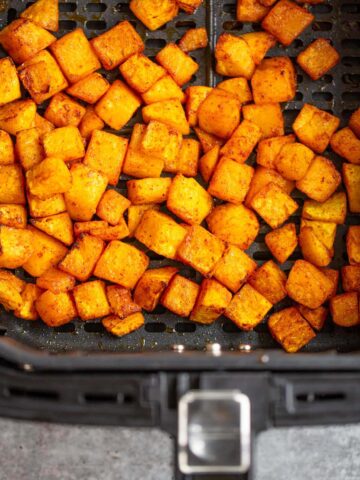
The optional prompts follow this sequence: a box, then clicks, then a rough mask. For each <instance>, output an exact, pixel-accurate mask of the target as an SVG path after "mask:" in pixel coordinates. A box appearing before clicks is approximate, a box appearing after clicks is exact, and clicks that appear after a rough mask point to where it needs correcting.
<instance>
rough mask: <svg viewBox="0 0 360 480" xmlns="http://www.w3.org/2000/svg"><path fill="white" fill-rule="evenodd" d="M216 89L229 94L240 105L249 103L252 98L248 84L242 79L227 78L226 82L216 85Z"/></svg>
mask: <svg viewBox="0 0 360 480" xmlns="http://www.w3.org/2000/svg"><path fill="white" fill-rule="evenodd" d="M189 88H194V87H189ZM195 88H196V87H195ZM216 88H220V90H225V92H228V93H231V94H232V95H234V96H235V97H236V98H237V99H238V100H239V102H240V103H241V104H243V103H247V102H251V100H252V98H253V97H252V93H251V90H250V87H249V82H248V81H247V79H246V78H244V77H234V78H228V79H227V80H224V81H222V82H220V83H218V84H217V85H216Z"/></svg>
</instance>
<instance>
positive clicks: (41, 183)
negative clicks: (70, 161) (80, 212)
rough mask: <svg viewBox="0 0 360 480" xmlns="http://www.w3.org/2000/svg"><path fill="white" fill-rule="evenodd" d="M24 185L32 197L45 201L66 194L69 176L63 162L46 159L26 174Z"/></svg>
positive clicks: (52, 158)
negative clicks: (58, 194)
mask: <svg viewBox="0 0 360 480" xmlns="http://www.w3.org/2000/svg"><path fill="white" fill-rule="evenodd" d="M26 185H27V188H28V190H29V192H30V193H31V194H32V195H35V196H36V197H39V198H41V199H45V198H48V197H52V196H53V195H55V194H57V193H65V192H67V191H68V190H69V189H70V186H71V175H70V172H69V169H68V168H67V166H66V165H65V163H64V162H63V160H61V159H60V158H56V157H48V158H45V160H43V161H42V162H40V163H38V164H37V165H35V166H34V167H32V168H31V169H30V170H28V171H27V172H26Z"/></svg>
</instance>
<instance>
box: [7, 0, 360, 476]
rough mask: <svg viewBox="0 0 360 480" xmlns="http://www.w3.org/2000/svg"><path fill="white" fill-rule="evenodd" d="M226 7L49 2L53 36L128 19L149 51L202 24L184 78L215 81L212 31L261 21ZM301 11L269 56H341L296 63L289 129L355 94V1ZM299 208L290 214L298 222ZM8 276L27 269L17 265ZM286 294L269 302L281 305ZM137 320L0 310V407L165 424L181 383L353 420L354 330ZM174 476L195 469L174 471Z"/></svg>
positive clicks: (353, 103)
mask: <svg viewBox="0 0 360 480" xmlns="http://www.w3.org/2000/svg"><path fill="white" fill-rule="evenodd" d="M25 6H26V3H25V2H23V1H21V0H4V1H1V3H0V28H2V27H3V26H4V25H6V24H7V23H8V22H10V21H12V20H13V19H14V18H16V17H17V15H18V13H19V12H20V11H22V10H23V9H24V8H25ZM235 10H236V0H205V2H204V4H203V5H202V6H201V7H200V8H199V9H198V11H197V12H196V13H195V14H194V15H191V16H189V15H186V14H185V13H184V12H180V13H179V15H178V16H177V17H176V18H175V19H174V20H173V21H172V22H170V23H168V24H166V25H165V26H164V27H162V28H160V29H159V30H157V31H155V32H150V31H149V30H147V29H146V28H145V27H144V25H143V24H142V23H141V22H140V21H139V20H138V19H137V18H136V17H135V16H134V15H133V14H132V13H131V12H130V9H129V1H125V0H124V1H121V2H119V3H116V2H111V1H109V0H100V1H98V0H94V1H92V2H90V1H86V0H78V1H71V0H70V1H68V2H64V3H60V12H61V13H60V30H59V32H58V35H59V36H61V35H63V34H65V33H66V32H67V31H70V30H72V29H74V28H75V27H82V28H84V30H85V32H86V34H87V36H88V37H89V38H91V37H94V36H96V35H98V34H99V33H101V32H103V31H105V30H106V29H108V28H110V27H112V26H113V25H115V24H116V23H117V22H119V21H121V20H125V19H127V20H130V22H131V23H132V24H133V25H134V26H135V27H136V29H137V31H138V32H139V33H140V35H141V36H142V38H143V39H144V41H145V45H146V50H145V54H146V55H148V56H150V57H153V56H155V54H156V53H157V51H158V50H159V49H161V48H162V47H163V46H164V45H165V44H166V43H167V42H174V41H177V40H178V39H179V38H181V36H182V35H183V33H184V32H185V31H186V29H188V28H192V27H195V26H197V27H200V26H206V28H207V30H208V33H209V37H210V46H209V47H208V48H207V49H205V50H198V51H196V52H192V54H191V55H192V56H193V58H194V59H195V60H196V61H197V62H198V63H199V65H200V68H199V71H198V72H197V74H196V76H195V77H194V78H193V80H192V84H195V85H205V84H208V85H214V84H215V83H216V82H217V81H218V80H219V79H218V78H216V75H215V74H214V70H213V59H212V54H211V52H212V50H213V47H214V45H215V43H216V39H217V37H218V36H219V35H220V34H221V33H222V32H223V31H227V32H230V33H234V34H242V33H245V32H249V31H253V30H259V29H260V26H259V24H241V23H239V22H237V21H236V15H235ZM310 10H311V11H312V12H313V13H314V14H315V17H316V18H315V21H314V23H313V24H312V26H311V27H310V28H308V29H307V30H306V32H305V33H303V34H302V35H301V36H300V37H299V38H298V39H296V40H295V41H294V42H293V43H292V44H291V46H290V47H287V48H286V49H285V48H283V47H281V46H278V47H276V48H274V49H272V50H271V51H270V55H271V56H274V55H288V56H290V57H291V58H292V59H293V60H294V59H295V57H296V56H297V54H298V53H299V52H300V51H301V50H302V49H303V48H304V47H305V46H307V45H308V44H309V43H310V42H311V41H312V40H314V39H316V38H319V37H325V38H329V39H330V40H331V42H332V43H333V45H334V46H335V48H336V49H337V50H338V52H340V54H341V62H340V64H339V65H338V66H337V67H336V68H334V69H333V70H332V71H331V72H330V74H327V75H325V76H324V77H323V78H321V79H320V80H319V81H317V82H313V81H311V80H310V79H309V78H308V77H307V75H306V74H305V73H304V72H303V71H301V69H300V68H298V67H296V68H297V73H298V89H297V93H296V98H295V100H294V101H292V102H289V103H288V104H287V105H286V107H285V112H284V115H285V119H286V127H287V130H288V131H290V129H291V124H292V122H293V120H294V118H295V117H296V115H297V112H298V111H299V110H300V108H301V106H302V105H303V103H304V102H308V103H313V104H315V105H316V106H318V107H319V108H322V109H324V110H327V111H329V112H332V113H333V114H335V115H337V116H339V117H340V118H341V123H342V125H345V124H346V122H347V119H348V118H349V115H350V113H351V112H352V111H353V110H354V109H356V108H357V107H358V106H359V103H360V102H359V100H360V90H359V85H360V35H359V33H360V3H359V1H358V0H345V1H344V0H328V2H327V3H324V4H319V5H314V6H311V7H310ZM2 55H4V53H2ZM102 73H103V74H104V75H105V76H106V77H107V78H108V79H109V80H113V79H114V78H115V77H116V76H117V75H118V71H117V69H116V70H115V71H113V72H106V71H103V72H102ZM137 121H141V114H140V113H139V114H138V115H137V116H136V117H135V118H133V119H132V121H131V122H130V126H127V127H126V128H125V129H124V130H123V131H122V132H120V133H121V134H122V135H129V134H130V131H131V126H132V125H133V124H134V123H136V122H137ZM325 155H326V156H328V157H329V158H331V159H332V160H334V161H335V163H336V165H337V166H338V167H339V168H340V166H341V159H340V158H339V157H337V156H336V155H335V154H333V152H331V151H330V150H329V151H326V152H325ZM254 160H255V159H254V158H253V157H252V159H251V161H252V162H254ZM125 187H126V178H123V177H122V179H121V180H120V182H119V184H118V189H119V191H120V192H123V191H124V190H125ZM295 198H296V201H297V202H298V203H299V205H300V207H301V206H302V203H303V199H304V197H303V195H302V194H301V193H300V192H296V193H295ZM300 210H301V208H300V209H299V211H300ZM299 215H300V214H299V213H298V214H297V215H295V216H294V217H292V218H291V221H293V222H295V223H296V224H297V225H298V224H299V222H300V217H299ZM358 223H359V216H356V215H351V214H349V215H348V216H347V219H346V225H343V226H339V227H338V229H337V235H336V241H335V246H334V247H335V255H334V259H333V261H332V263H331V265H330V267H333V268H337V269H339V268H341V266H342V265H344V264H346V263H347V255H346V249H345V242H344V235H345V233H346V230H347V226H348V225H354V224H358ZM268 230H269V227H268V226H267V225H265V224H264V223H262V225H261V229H260V234H259V235H258V237H257V239H256V242H254V244H253V245H252V246H251V248H250V249H249V251H250V254H251V255H252V256H253V258H254V259H255V260H256V261H257V262H258V263H259V264H261V263H263V262H265V261H266V260H269V259H270V258H271V254H270V252H269V251H268V249H267V248H266V246H265V243H264V236H265V234H266V233H267V232H268ZM141 248H143V247H141ZM147 254H148V255H149V256H150V258H151V266H152V267H158V266H162V265H168V264H176V262H172V261H169V260H164V259H162V258H161V257H159V256H158V255H156V254H154V253H153V252H150V251H148V252H147ZM298 258H300V252H299V250H296V251H295V252H294V254H293V255H292V256H291V257H290V259H289V261H287V262H286V263H285V264H284V265H283V267H284V270H285V271H288V270H289V269H290V268H291V265H292V263H293V262H294V260H296V259H298ZM180 269H181V274H182V275H185V276H188V277H191V278H198V276H197V274H196V273H195V272H194V271H193V270H191V269H190V268H187V267H185V266H183V265H180ZM18 274H19V275H20V276H23V278H27V277H26V274H25V273H24V272H23V271H19V272H18ZM286 302H287V300H285V301H284V302H282V303H281V304H279V305H277V306H276V307H275V310H276V309H281V308H283V307H284V306H286V305H287V303H286ZM145 319H146V323H145V327H144V328H143V329H141V330H139V331H137V332H135V333H133V334H131V335H128V336H126V337H124V338H116V337H113V336H111V335H110V334H108V333H106V332H105V330H104V329H103V327H102V324H101V323H100V322H99V321H93V322H83V321H80V320H77V321H74V322H73V323H71V324H67V325H64V326H63V327H59V328H55V329H51V328H48V327H47V326H46V325H44V324H42V323H41V322H26V321H23V320H19V319H17V318H15V317H14V316H13V315H11V314H9V313H6V312H5V311H2V312H1V314H0V335H1V337H0V413H1V414H2V415H9V416H16V417H22V418H31V419H37V418H41V419H46V420H52V421H62V422H83V423H110V424H123V425H144V426H150V425H158V426H161V427H162V428H164V429H166V430H168V431H169V432H171V433H175V432H176V428H177V420H176V406H177V402H178V399H179V398H180V397H181V395H182V394H183V393H185V392H186V391H188V390H190V389H209V388H210V389H214V388H217V389H218V388H222V389H229V388H230V389H233V388H239V389H240V390H242V391H243V392H245V393H246V394H248V395H249V397H250V399H251V402H252V411H253V415H252V428H253V430H254V431H258V430H261V429H264V428H266V427H267V426H268V425H269V424H275V425H287V424H303V423H329V422H338V423H340V422H346V421H359V420H360V414H359V411H358V408H356V404H357V405H358V404H359V400H360V388H359V386H358V385H359V379H360V362H359V358H360V357H359V353H358V351H360V331H359V329H358V328H347V329H345V328H340V327H337V326H335V325H334V324H333V323H332V322H331V321H329V320H328V321H327V322H326V324H325V327H324V329H323V330H322V331H321V332H320V333H319V334H318V335H317V336H316V338H315V339H314V340H313V341H312V342H311V343H310V344H309V345H308V346H307V347H305V348H304V351H305V353H300V354H296V355H287V354H285V353H284V352H282V351H281V350H280V348H279V346H278V345H277V344H276V343H275V342H274V340H273V339H272V337H271V336H270V334H269V332H268V329H267V325H266V319H265V320H264V321H263V322H262V323H261V324H260V325H258V326H257V327H256V328H255V330H254V331H252V332H242V331H239V330H238V329H237V328H236V327H235V326H234V325H233V324H232V323H231V322H230V321H229V320H227V319H225V318H221V319H219V320H218V321H216V322H215V323H214V324H213V325H211V326H202V325H199V324H195V323H193V322H190V321H187V320H184V319H181V318H179V317H177V316H175V315H173V314H171V313H170V312H168V311H166V310H165V309H163V308H162V307H158V308H157V309H156V311H155V312H153V313H152V314H146V315H145ZM214 343H218V344H220V346H221V349H222V354H221V355H214V353H219V352H218V351H216V350H212V349H211V345H212V344H214ZM206 346H207V347H208V350H207V351H206V352H204V350H205V349H206ZM239 346H240V349H239ZM249 350H251V351H250V353H249ZM64 352H68V353H64ZM53 354H61V355H53ZM99 370H102V373H98V372H99ZM220 370H221V371H222V372H221V373H217V372H218V371H220ZM55 371H56V372H57V373H56V374H55ZM340 412H341V415H340ZM178 478H187V479H190V478H196V477H190V476H186V477H182V476H180V474H179V477H178ZM221 478H224V477H221ZM236 478H239V477H236Z"/></svg>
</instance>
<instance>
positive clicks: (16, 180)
mask: <svg viewBox="0 0 360 480" xmlns="http://www.w3.org/2000/svg"><path fill="white" fill-rule="evenodd" d="M0 203H15V204H17V205H18V204H20V205H24V204H25V192H24V177H23V174H22V171H21V167H20V166H19V165H1V166H0Z"/></svg>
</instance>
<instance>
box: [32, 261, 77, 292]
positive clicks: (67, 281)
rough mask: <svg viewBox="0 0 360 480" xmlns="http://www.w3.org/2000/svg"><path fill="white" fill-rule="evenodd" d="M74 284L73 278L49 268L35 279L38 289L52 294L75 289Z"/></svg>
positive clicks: (56, 269)
mask: <svg viewBox="0 0 360 480" xmlns="http://www.w3.org/2000/svg"><path fill="white" fill-rule="evenodd" d="M75 283H76V280H75V277H73V276H72V275H70V274H68V273H66V272H62V271H61V270H59V269H58V268H55V267H50V268H49V269H48V270H46V271H45V272H44V273H43V274H42V275H40V277H38V278H37V279H36V285H37V286H38V287H40V288H42V289H44V290H50V291H51V292H53V293H60V292H68V291H70V290H72V289H73V288H74V287H75Z"/></svg>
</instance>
